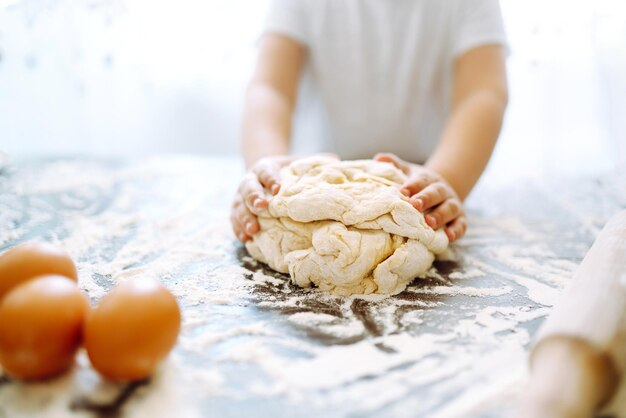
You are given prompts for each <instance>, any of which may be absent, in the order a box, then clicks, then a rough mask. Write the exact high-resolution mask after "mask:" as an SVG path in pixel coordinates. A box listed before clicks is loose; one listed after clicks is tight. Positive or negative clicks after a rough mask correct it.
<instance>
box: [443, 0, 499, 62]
mask: <svg viewBox="0 0 626 418" xmlns="http://www.w3.org/2000/svg"><path fill="white" fill-rule="evenodd" d="M458 4H459V8H458V10H457V12H458V14H457V16H456V18H457V19H456V22H455V23H456V25H455V28H454V34H453V36H452V39H453V45H452V54H453V56H454V57H458V56H459V55H461V54H463V53H465V52H467V51H469V50H470V49H472V48H476V47H478V46H482V45H489V44H496V45H502V46H503V47H504V48H505V49H506V51H507V53H508V52H509V45H508V42H507V39H506V32H505V30H504V23H503V22H502V11H501V10H500V4H499V2H498V0H460V1H459V3H458Z"/></svg>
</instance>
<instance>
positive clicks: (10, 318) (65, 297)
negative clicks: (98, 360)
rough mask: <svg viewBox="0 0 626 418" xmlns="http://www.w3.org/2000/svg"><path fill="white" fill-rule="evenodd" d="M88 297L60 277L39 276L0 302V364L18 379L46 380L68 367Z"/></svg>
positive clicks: (80, 335)
mask: <svg viewBox="0 0 626 418" xmlns="http://www.w3.org/2000/svg"><path fill="white" fill-rule="evenodd" d="M89 309H90V307H89V301H88V300H87V297H86V296H85V294H84V293H83V292H82V291H81V290H80V289H79V288H78V286H76V283H75V282H73V281H72V280H70V279H68V278H67V277H64V276H41V277H38V278H35V279H33V280H31V281H28V282H26V283H23V284H21V285H19V286H17V287H15V288H14V289H13V290H11V291H10V292H9V293H8V294H7V295H6V296H5V297H4V299H2V300H1V301H0V364H2V367H3V368H4V369H5V370H6V372H7V373H8V374H10V375H11V376H13V377H15V378H18V379H26V380H30V379H44V378H47V377H51V376H54V375H56V374H58V373H61V372H62V371H64V370H66V369H67V368H68V367H70V366H71V365H72V363H73V361H74V355H75V354H76V350H77V349H78V347H79V345H80V343H81V339H82V338H81V337H82V327H83V323H84V320H85V316H86V315H87V312H88V311H89Z"/></svg>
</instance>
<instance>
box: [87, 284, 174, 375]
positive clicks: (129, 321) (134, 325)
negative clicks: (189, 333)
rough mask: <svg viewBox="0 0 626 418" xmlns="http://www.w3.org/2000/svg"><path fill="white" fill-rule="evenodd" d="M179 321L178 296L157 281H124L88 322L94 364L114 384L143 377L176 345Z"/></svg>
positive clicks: (89, 348) (99, 305)
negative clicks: (114, 382)
mask: <svg viewBox="0 0 626 418" xmlns="http://www.w3.org/2000/svg"><path fill="white" fill-rule="evenodd" d="M180 321H181V314H180V309H179V307H178V303H177V301H176V298H175V297H174V295H172V294H171V293H170V292H169V291H168V290H167V289H166V288H165V287H164V286H163V285H161V284H160V283H159V282H158V281H156V280H152V279H143V278H141V279H134V280H129V281H127V282H124V283H122V284H120V285H119V286H117V287H116V288H115V289H113V290H112V291H111V292H110V293H108V294H107V295H106V296H104V297H103V298H102V300H101V301H100V303H99V304H98V306H97V307H96V308H95V309H93V310H92V311H91V313H90V314H89V316H88V317H87V320H86V321H85V348H86V349H87V354H88V355H89V359H90V360H91V364H92V365H93V367H94V368H95V369H96V370H97V371H98V372H100V374H102V375H103V376H104V377H106V378H108V379H111V380H114V381H137V380H142V379H145V378H147V377H148V376H150V375H151V374H152V373H153V371H154V370H155V368H156V367H157V366H158V365H159V363H160V362H161V361H162V360H163V359H164V358H165V357H166V356H167V355H168V353H169V352H170V350H171V349H172V348H173V347H174V345H175V344H176V339H177V338H178V333H179V331H180Z"/></svg>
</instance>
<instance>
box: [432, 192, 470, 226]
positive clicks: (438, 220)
mask: <svg viewBox="0 0 626 418" xmlns="http://www.w3.org/2000/svg"><path fill="white" fill-rule="evenodd" d="M462 214H463V211H462V209H461V203H460V202H459V201H458V200H457V199H446V200H444V201H443V203H441V204H440V205H438V206H436V207H435V208H434V209H433V210H432V211H430V212H429V213H428V215H426V217H425V218H426V223H428V225H429V226H430V227H431V228H433V229H437V228H439V227H440V226H444V225H446V224H448V223H450V222H452V221H453V220H455V219H456V218H458V217H459V216H460V215H462Z"/></svg>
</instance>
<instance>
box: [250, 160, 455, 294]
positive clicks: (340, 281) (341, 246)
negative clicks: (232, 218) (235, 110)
mask: <svg viewBox="0 0 626 418" xmlns="http://www.w3.org/2000/svg"><path fill="white" fill-rule="evenodd" d="M405 180H406V176H405V175H404V173H403V172H402V171H400V170H398V169H397V168H396V167H395V166H393V165H391V164H389V163H384V162H377V161H373V160H357V161H337V160H335V159H333V158H328V157H320V156H315V157H310V158H304V159H300V160H296V161H294V162H293V163H291V164H290V165H288V166H286V167H284V168H283V169H282V170H281V188H280V191H279V193H278V194H277V195H276V196H268V199H269V201H270V203H269V206H268V208H267V209H266V210H265V211H264V212H263V213H261V214H260V215H259V223H260V226H261V229H260V231H259V232H258V233H257V234H256V235H255V236H254V238H253V239H252V240H251V241H248V242H247V243H246V248H247V249H248V252H249V253H250V255H251V256H252V257H254V258H255V259H257V260H259V261H261V262H263V263H265V264H267V265H269V266H270V267H271V268H273V269H274V270H276V271H279V272H282V273H289V275H290V276H291V278H292V280H293V281H294V282H295V283H296V284H298V285H299V286H302V287H309V286H312V285H313V286H316V287H318V288H319V289H321V290H325V291H328V292H331V293H335V294H340V295H351V294H370V293H379V294H397V293H400V292H401V291H403V290H404V289H405V288H406V286H407V284H408V283H409V282H411V281H412V280H413V279H414V278H415V277H417V276H420V275H423V274H424V273H425V272H426V271H428V269H430V267H431V265H432V263H433V261H434V259H435V255H436V254H439V253H441V252H443V251H444V250H445V249H446V248H447V246H448V238H447V237H446V234H445V233H444V232H443V230H437V231H435V230H433V229H432V228H430V227H429V226H428V224H426V221H425V220H424V215H422V213H420V212H419V211H418V210H416V209H415V208H414V207H413V206H412V205H411V204H410V203H409V201H408V198H407V197H406V196H404V195H403V194H402V193H400V190H399V186H400V185H401V184H402V183H404V181H405Z"/></svg>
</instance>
